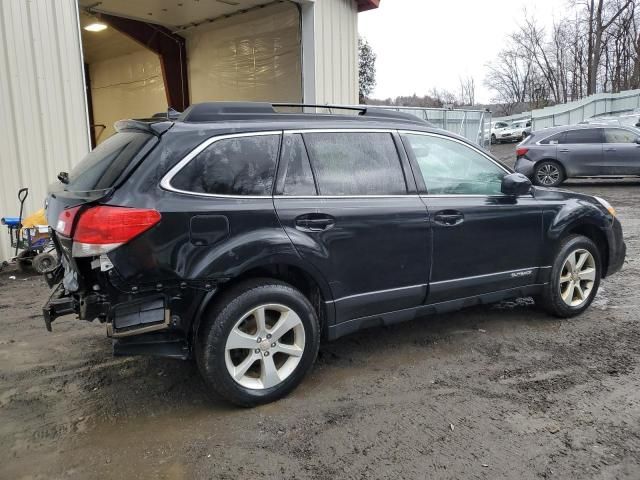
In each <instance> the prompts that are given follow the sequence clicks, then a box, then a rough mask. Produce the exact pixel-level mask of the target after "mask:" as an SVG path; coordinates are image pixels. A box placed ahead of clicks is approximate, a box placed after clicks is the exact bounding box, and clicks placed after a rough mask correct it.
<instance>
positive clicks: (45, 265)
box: [31, 252, 56, 275]
mask: <svg viewBox="0 0 640 480" xmlns="http://www.w3.org/2000/svg"><path fill="white" fill-rule="evenodd" d="M31 266H32V267H33V269H34V270H35V271H36V272H37V273H39V274H41V275H42V274H44V273H46V272H48V271H49V270H51V269H52V268H53V267H55V266H56V257H54V256H53V255H51V254H50V253H47V252H43V253H40V254H38V255H36V256H35V257H33V260H32V261H31Z"/></svg>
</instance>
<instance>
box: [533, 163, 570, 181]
mask: <svg viewBox="0 0 640 480" xmlns="http://www.w3.org/2000/svg"><path fill="white" fill-rule="evenodd" d="M565 178H566V177H565V174H564V169H563V168H562V166H561V165H560V164H559V163H558V162H554V161H553V160H544V161H542V162H540V163H538V164H537V165H536V168H535V169H534V171H533V183H535V184H536V185H539V186H541V187H557V186H558V185H560V184H561V183H562V182H564V181H565Z"/></svg>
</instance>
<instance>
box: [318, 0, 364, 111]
mask: <svg viewBox="0 0 640 480" xmlns="http://www.w3.org/2000/svg"><path fill="white" fill-rule="evenodd" d="M314 5H315V25H314V31H315V62H316V84H315V90H316V102H317V103H340V104H350V105H355V104H357V103H358V7H357V5H356V2H355V1H353V0H319V1H316V2H315V3H314Z"/></svg>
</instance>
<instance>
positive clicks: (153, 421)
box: [0, 145, 640, 479]
mask: <svg viewBox="0 0 640 480" xmlns="http://www.w3.org/2000/svg"><path fill="white" fill-rule="evenodd" d="M513 150H514V147H513V145H504V146H499V147H496V148H495V151H496V153H497V154H498V155H499V156H501V157H503V158H505V159H507V160H509V161H510V160H512V159H513ZM567 186H568V187H569V188H571V189H575V190H578V191H581V192H587V193H592V194H597V195H600V196H602V197H604V198H606V199H608V200H609V201H610V202H611V203H612V204H613V205H615V207H616V209H617V210H618V213H619V217H620V219H621V221H622V224H623V226H624V229H625V236H626V241H627V245H628V248H629V250H628V262H627V263H626V265H625V268H624V270H623V272H622V273H621V274H618V275H615V276H613V277H611V278H610V279H607V280H605V281H604V282H603V284H602V287H601V289H600V292H599V294H598V297H597V299H596V301H595V302H594V305H593V307H592V308H591V309H589V310H588V311H587V312H586V313H585V314H584V315H582V316H581V317H579V318H575V319H571V320H558V319H555V318H550V317H548V316H546V315H545V314H543V313H541V312H539V311H538V310H536V308H535V306H534V305H533V302H532V301H531V300H526V299H524V300H519V301H516V302H507V303H502V304H499V305H495V306H492V307H484V308H474V309H469V310H465V311H462V312H458V313H455V314H450V315H442V316H438V317H430V318H425V319H424V320H421V321H414V322H411V323H406V324H402V325H397V326H394V327H392V328H378V329H373V330H369V331H366V332H362V333H359V334H356V335H352V336H349V337H347V338H343V339H340V340H338V341H336V342H334V343H330V344H325V345H323V346H322V348H321V352H320V358H319V361H318V363H317V366H316V368H315V370H314V371H313V372H312V373H311V375H309V376H308V377H307V378H306V379H305V380H304V382H303V383H302V385H301V386H300V387H299V388H298V389H297V390H296V391H295V392H294V393H293V394H291V395H290V396H289V397H288V398H286V399H284V400H282V401H279V402H277V403H275V404H271V405H267V406H263V407H259V408H254V409H251V410H242V409H236V408H233V407H231V406H229V405H227V404H225V403H222V402H217V401H211V400H209V399H208V397H207V396H206V394H205V391H204V386H203V383H202V382H201V380H200V379H199V377H198V375H197V372H196V369H195V368H194V365H193V364H191V363H188V362H180V361H171V360H158V359H150V358H113V357H112V356H111V342H110V341H109V340H108V339H107V338H106V337H105V329H104V326H102V325H99V324H89V323H85V322H79V321H74V320H73V319H72V318H71V317H67V318H64V319H59V320H58V321H57V322H56V323H55V324H54V332H53V333H47V332H46V331H45V329H44V324H43V321H42V319H41V317H40V307H41V305H42V303H43V302H44V300H45V297H46V296H47V288H46V287H45V284H44V282H43V281H42V280H41V279H40V278H38V277H36V276H28V275H27V276H24V275H18V276H17V278H16V279H15V280H13V279H10V278H9V276H8V274H6V273H2V274H0V446H1V447H2V448H0V478H6V479H21V478H25V479H26V478H29V479H31V478H47V479H49V478H65V479H94V478H95V479H97V478H100V479H103V478H106V479H109V478H114V479H116V478H126V479H129V478H166V479H183V478H184V479H191V478H221V479H225V478H228V479H235V478H297V479H334V478H341V479H342V478H349V479H351V478H354V479H358V478H373V479H375V478H393V479H397V478H405V479H412V478H420V479H423V478H452V479H453V478H456V479H457V478H480V479H483V478H486V479H498V478H514V479H516V478H517V479H529V478H557V479H566V478H598V479H599V478H629V479H632V478H633V479H638V478H640V322H639V320H640V297H639V296H638V292H639V291H640V277H639V276H638V270H639V268H640V262H639V261H638V253H639V251H640V241H639V237H638V235H639V233H640V181H628V180H627V181H622V182H611V181H587V182H585V181H581V182H571V183H570V184H568V185H567ZM514 248H523V247H522V246H517V245H514Z"/></svg>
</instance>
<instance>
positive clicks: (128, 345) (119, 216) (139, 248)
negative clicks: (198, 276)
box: [43, 120, 188, 357]
mask: <svg viewBox="0 0 640 480" xmlns="http://www.w3.org/2000/svg"><path fill="white" fill-rule="evenodd" d="M172 125H173V124H172V123H171V122H163V121H160V122H146V121H133V120H128V121H123V122H118V124H117V125H116V127H117V133H116V134H115V135H114V136H112V137H110V138H109V139H108V140H106V141H105V142H103V143H102V144H100V145H99V146H98V147H97V148H96V149H94V150H93V151H92V152H90V153H89V154H88V155H87V156H86V157H85V158H84V159H83V161H82V162H80V163H79V164H78V165H77V167H75V168H74V169H73V170H72V171H71V172H69V173H68V174H66V173H65V174H60V175H59V176H58V179H59V180H60V181H59V182H56V183H54V184H52V185H51V186H50V191H49V196H48V198H47V204H46V206H47V220H48V223H49V225H50V228H51V233H52V240H53V243H54V245H55V247H56V250H57V253H58V258H59V259H60V261H59V263H58V265H57V266H56V267H55V268H54V269H52V270H50V271H49V272H47V273H46V274H45V279H46V281H47V283H48V284H49V286H50V287H51V288H52V289H53V290H52V294H51V296H50V298H49V300H48V301H47V303H46V304H45V305H44V307H43V316H44V320H45V324H46V328H47V330H49V331H51V330H52V325H51V324H52V322H54V321H55V319H56V318H58V317H60V316H64V315H68V314H74V313H75V314H76V315H77V316H78V318H79V319H80V320H87V321H94V320H98V321H99V322H101V323H105V324H106V325H107V333H108V335H109V336H110V337H112V338H114V339H118V341H116V342H114V353H116V354H118V353H125V354H130V353H148V350H149V349H150V348H158V345H160V348H161V349H162V350H163V351H162V352H161V354H164V355H165V356H172V357H186V355H187V353H188V348H187V347H186V342H184V341H183V339H182V338H181V336H180V335H171V334H167V333H168V332H167V331H168V330H169V328H168V327H169V325H170V324H171V321H172V318H171V315H170V314H169V312H170V311H171V310H170V304H171V302H172V297H175V296H176V294H175V293H174V292H170V291H168V289H167V288H165V286H164V285H160V286H159V285H158V283H157V282H153V285H148V282H145V281H144V279H142V278H139V280H140V281H138V282H135V284H134V283H132V282H131V281H130V280H127V279H126V278H125V276H123V275H122V274H121V272H122V271H125V272H126V271H127V270H129V271H128V272H126V273H128V276H129V277H130V276H131V273H132V272H131V266H134V265H136V264H138V265H140V264H145V263H148V259H145V255H146V253H145V252H146V251H148V250H149V249H148V248H147V247H148V243H149V241H148V233H149V231H150V230H153V229H154V228H157V226H158V225H159V224H160V223H161V222H162V214H161V213H160V212H159V211H158V210H157V209H156V208H154V207H153V206H149V205H145V201H144V199H142V198H140V195H139V194H137V193H136V192H135V191H133V192H131V191H129V190H130V189H124V190H127V192H123V189H122V188H121V187H122V186H123V185H125V184H127V182H128V181H130V180H131V176H132V174H133V173H134V172H135V171H136V169H137V168H138V167H139V166H140V165H141V164H142V163H143V162H144V161H145V159H146V158H147V157H149V156H150V154H151V152H153V151H154V149H156V147H157V146H158V144H159V142H160V138H161V136H162V135H163V134H164V133H165V132H166V131H167V130H169V129H170V128H171V127H172ZM63 173H64V172H63ZM123 193H125V194H124V195H123ZM123 248H124V249H126V250H127V255H130V256H131V257H132V258H134V257H136V255H137V258H134V259H133V260H131V261H130V262H123V261H122V257H120V258H119V259H117V260H116V259H114V257H113V254H114V251H116V250H117V249H123ZM137 275H138V277H141V276H142V274H141V273H138V274H137ZM134 276H135V274H134ZM179 289H180V285H177V290H179ZM174 320H175V319H174ZM155 333H159V334H160V335H157V334H156V335H154V334H155ZM145 334H146V335H147V336H146V337H145ZM134 337H135V339H136V341H135V342H132V341H128V340H127V339H129V338H134ZM120 339H121V340H120ZM137 350H139V352H137Z"/></svg>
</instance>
